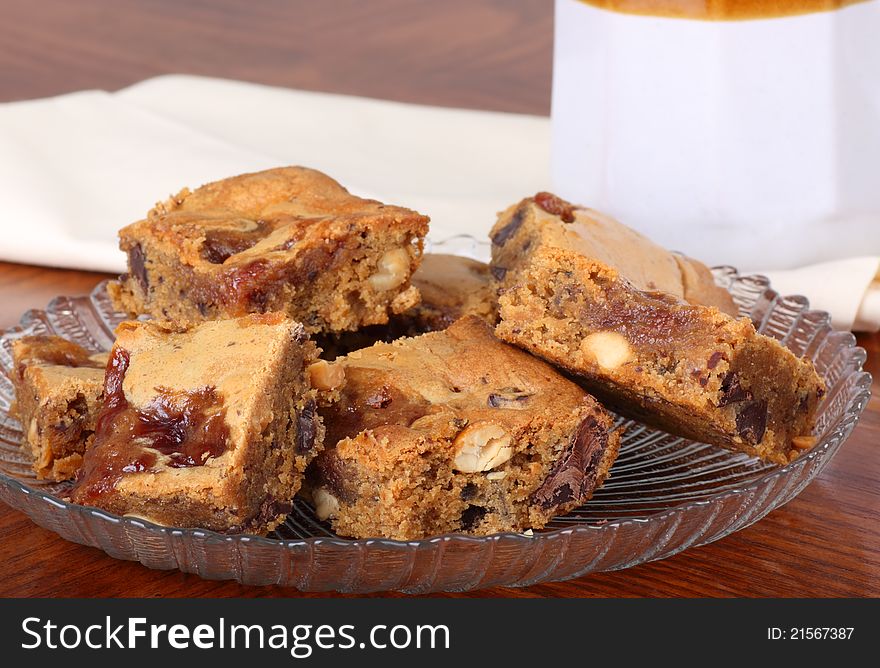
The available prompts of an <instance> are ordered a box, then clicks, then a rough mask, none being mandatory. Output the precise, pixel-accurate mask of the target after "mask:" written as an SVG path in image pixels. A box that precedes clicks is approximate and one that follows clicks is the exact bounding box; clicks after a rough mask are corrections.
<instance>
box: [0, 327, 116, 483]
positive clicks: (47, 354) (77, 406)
mask: <svg viewBox="0 0 880 668" xmlns="http://www.w3.org/2000/svg"><path fill="white" fill-rule="evenodd" d="M12 358H13V363H14V367H13V372H12V378H11V379H10V380H12V384H13V386H14V388H15V408H16V415H17V417H18V419H19V421H20V422H21V425H22V447H23V448H24V449H25V450H26V451H27V452H28V454H30V455H32V456H33V460H34V463H33V467H34V472H35V473H36V474H37V478H40V479H43V480H53V481H56V482H59V481H62V480H70V479H71V478H73V477H74V475H76V472H77V471H78V470H79V467H80V466H81V465H82V460H83V453H84V452H85V450H86V449H87V448H88V447H89V446H90V445H91V443H92V441H93V439H94V433H95V420H96V418H97V415H98V411H99V410H100V408H101V402H102V396H103V392H104V367H105V366H106V364H107V354H106V353H91V352H89V351H88V350H86V349H85V348H83V347H81V346H78V345H77V344H75V343H72V342H70V341H67V340H65V339H62V338H61V337H58V336H44V335H39V336H24V337H22V338H20V339H18V340H16V341H15V342H14V343H13V344H12Z"/></svg>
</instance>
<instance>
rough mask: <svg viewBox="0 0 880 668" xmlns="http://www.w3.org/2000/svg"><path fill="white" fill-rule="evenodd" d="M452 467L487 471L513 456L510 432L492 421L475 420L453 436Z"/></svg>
mask: <svg viewBox="0 0 880 668" xmlns="http://www.w3.org/2000/svg"><path fill="white" fill-rule="evenodd" d="M454 445H455V446H456V454H455V460H454V462H453V468H454V469H455V470H456V471H461V472H462V473H476V472H478V471H489V470H491V469H494V468H495V467H496V466H501V464H503V463H504V462H506V461H507V460H508V459H510V458H511V457H512V456H513V448H512V447H511V446H510V434H508V433H507V432H506V431H504V429H503V428H502V427H501V426H499V425H497V424H494V423H492V422H476V423H474V424H472V425H471V426H469V427H467V428H466V429H464V430H463V431H462V432H461V433H459V435H458V436H456V437H455V443H454Z"/></svg>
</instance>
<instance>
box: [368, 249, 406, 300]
mask: <svg viewBox="0 0 880 668" xmlns="http://www.w3.org/2000/svg"><path fill="white" fill-rule="evenodd" d="M408 272H409V253H408V252H407V251H406V249H405V248H394V249H392V250H390V251H387V252H386V253H385V254H384V255H383V256H382V257H380V258H379V271H377V272H376V273H375V274H373V275H372V276H370V277H369V278H368V279H367V280H368V281H369V283H370V285H371V286H373V289H374V290H378V291H379V292H384V291H385V290H393V289H394V288H396V287H398V286H399V285H402V284H403V282H404V281H405V280H406V275H407V273H408Z"/></svg>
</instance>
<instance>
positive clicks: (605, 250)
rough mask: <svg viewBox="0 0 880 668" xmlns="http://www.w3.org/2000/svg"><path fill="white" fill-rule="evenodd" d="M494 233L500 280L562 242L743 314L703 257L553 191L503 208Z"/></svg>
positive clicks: (636, 282)
mask: <svg viewBox="0 0 880 668" xmlns="http://www.w3.org/2000/svg"><path fill="white" fill-rule="evenodd" d="M490 237H491V239H492V262H491V267H492V273H493V276H494V277H495V279H496V280H497V281H498V283H499V285H501V286H505V285H510V284H511V282H512V281H515V280H516V279H515V275H516V274H517V273H518V272H520V271H521V270H522V269H523V268H524V267H526V266H527V265H528V261H529V257H530V256H531V254H532V253H534V252H536V251H538V250H539V249H540V248H544V247H548V248H562V249H567V250H570V251H573V252H576V253H579V254H580V255H582V256H583V257H585V258H587V259H591V260H596V261H597V262H601V263H602V264H605V265H607V266H609V267H614V268H615V269H617V270H618V271H619V272H620V274H621V276H623V277H625V278H626V279H627V280H628V281H629V282H630V283H632V284H633V286H635V287H636V288H637V289H639V290H658V291H662V292H666V293H669V294H671V295H674V296H675V297H678V298H683V299H686V300H687V301H689V302H691V303H692V304H702V305H703V306H714V307H716V308H717V309H719V310H720V311H722V312H724V313H727V314H728V315H731V316H736V315H737V314H738V310H737V308H736V305H735V304H734V302H733V298H732V297H731V296H730V294H729V293H728V292H727V290H724V289H723V288H720V287H718V286H717V285H715V282H714V279H713V278H712V274H711V273H710V272H709V270H708V269H707V268H706V267H705V265H703V264H702V263H700V262H698V261H696V260H693V259H691V258H688V257H685V256H683V255H679V254H677V253H671V252H669V251H667V250H666V249H664V248H662V247H660V246H658V245H657V244H655V243H654V242H653V241H651V240H650V239H648V238H647V237H645V236H644V235H642V234H640V233H638V232H637V231H636V230H633V229H631V228H629V227H627V226H626V225H623V224H621V223H619V222H618V221H616V220H615V219H613V218H611V217H610V216H607V215H605V214H603V213H600V212H599V211H595V210H593V209H588V208H585V207H579V206H575V205H572V204H570V203H568V202H566V201H565V200H562V199H560V198H558V197H556V196H555V195H551V194H550V193H538V194H537V195H536V196H535V197H529V198H526V199H524V200H522V201H521V202H519V203H518V204H515V205H513V206H511V207H509V208H508V209H506V210H505V211H503V212H502V213H501V214H499V216H498V221H497V222H496V223H495V226H494V227H493V228H492V231H491V233H490Z"/></svg>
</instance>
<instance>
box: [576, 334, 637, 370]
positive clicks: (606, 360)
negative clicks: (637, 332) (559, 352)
mask: <svg viewBox="0 0 880 668" xmlns="http://www.w3.org/2000/svg"><path fill="white" fill-rule="evenodd" d="M581 350H582V351H583V352H584V353H586V354H588V355H592V356H593V357H595V358H596V362H597V363H598V365H599V366H600V367H602V368H603V369H616V368H617V367H619V366H621V365H622V364H625V363H626V362H628V361H629V360H630V358H631V357H632V350H631V349H630V347H629V342H628V341H627V340H626V339H625V338H624V337H623V335H622V334H618V333H617V332H594V333H593V334H590V335H589V336H588V337H587V338H585V339H584V340H583V341H581Z"/></svg>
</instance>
